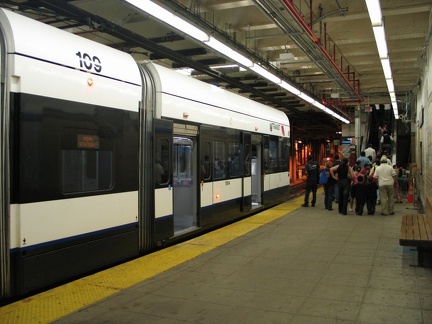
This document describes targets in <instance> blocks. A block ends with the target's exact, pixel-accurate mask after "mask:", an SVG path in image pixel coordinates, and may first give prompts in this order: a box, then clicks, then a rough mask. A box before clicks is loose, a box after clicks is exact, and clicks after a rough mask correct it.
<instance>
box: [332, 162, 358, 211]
mask: <svg viewBox="0 0 432 324" xmlns="http://www.w3.org/2000/svg"><path fill="white" fill-rule="evenodd" d="M330 174H331V176H332V177H333V178H334V179H335V180H336V183H337V186H338V190H339V206H338V210H339V213H340V214H342V215H346V214H347V208H348V196H349V192H350V183H351V179H352V178H353V177H354V172H353V170H352V168H351V167H350V166H349V165H348V159H347V158H344V159H343V160H342V163H341V164H339V165H335V166H333V167H331V168H330Z"/></svg>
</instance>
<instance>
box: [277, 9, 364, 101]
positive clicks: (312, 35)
mask: <svg viewBox="0 0 432 324" xmlns="http://www.w3.org/2000/svg"><path fill="white" fill-rule="evenodd" d="M283 2H284V3H285V5H286V6H287V8H288V9H289V10H290V12H291V14H292V15H293V16H294V17H295V18H296V19H297V22H298V23H299V24H300V25H301V26H302V27H303V30H304V31H305V32H306V33H307V34H308V35H309V36H310V38H311V39H312V41H313V42H314V43H315V44H316V45H317V46H318V48H319V49H320V50H321V52H322V53H323V54H324V56H325V57H326V58H327V60H328V61H329V62H330V63H331V64H332V65H333V67H334V68H335V69H336V71H337V72H338V73H339V75H340V76H341V77H342V78H343V79H344V80H345V82H346V84H347V85H348V86H349V87H350V89H351V90H352V91H353V92H354V94H355V95H356V97H357V98H358V102H362V101H364V99H363V98H362V97H361V96H360V94H359V93H358V92H357V90H356V89H355V88H354V87H353V86H352V85H351V83H350V82H349V80H348V79H347V78H346V77H345V75H344V73H343V72H342V71H341V69H340V68H339V67H338V66H337V64H336V63H335V61H334V60H333V59H332V58H331V56H330V55H329V53H328V52H327V51H326V50H325V48H323V47H322V46H321V44H320V41H319V39H318V37H316V36H315V34H314V32H313V31H312V29H311V28H309V26H308V25H307V24H306V22H305V21H304V20H303V17H302V16H301V15H300V13H299V12H298V11H297V9H296V8H295V7H294V5H293V4H292V2H291V1H289V0H283ZM311 11H312V7H311ZM311 27H312V26H311Z"/></svg>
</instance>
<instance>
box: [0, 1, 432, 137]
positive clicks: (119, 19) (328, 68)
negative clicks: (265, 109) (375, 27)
mask: <svg viewBox="0 0 432 324" xmlns="http://www.w3.org/2000/svg"><path fill="white" fill-rule="evenodd" d="M154 2H156V3H157V4H159V5H161V6H163V7H164V8H165V9H167V10H169V11H171V12H173V13H175V14H176V16H180V17H182V18H183V19H185V20H187V21H189V22H191V23H192V24H194V25H196V26H199V27H200V28H201V29H203V30H205V31H206V32H207V33H209V34H211V35H213V36H214V37H215V38H217V39H218V40H219V41H221V42H223V43H225V44H226V45H229V46H230V47H233V48H236V50H237V51H239V52H241V53H243V54H244V55H246V56H248V57H249V58H251V59H252V60H253V61H254V62H258V63H259V64H260V65H262V66H263V67H265V68H266V69H268V70H269V71H272V72H274V73H276V74H278V75H279V76H280V77H281V78H282V79H284V80H287V82H289V83H291V84H293V85H295V86H297V87H298V88H299V89H301V90H302V91H304V92H306V93H307V94H309V95H310V96H312V97H313V98H314V99H315V100H316V101H318V102H321V103H323V104H325V106H326V107H329V108H330V109H331V110H333V111H334V112H337V113H338V114H340V115H343V116H346V117H347V118H348V119H350V120H351V121H353V118H354V110H355V109H364V108H365V107H366V106H369V105H375V104H381V105H385V104H387V105H389V104H390V96H389V94H388V91H387V84H386V80H385V78H384V73H383V70H382V67H381V63H380V59H379V55H378V50H377V46H376V44H375V39H374V34H373V31H372V26H371V21H370V19H369V16H368V12H367V8H366V4H365V1H364V0H320V1H318V0H158V1H156V0H154ZM0 6H1V7H5V8H9V9H12V10H14V11H16V12H19V13H21V14H23V15H26V16H29V17H31V18H33V19H37V20H39V21H42V22H44V23H46V24H50V25H52V26H54V27H57V28H60V29H64V30H66V31H69V32H72V33H75V34H77V35H80V36H82V37H85V38H89V39H91V40H94V41H96V42H99V43H103V44H106V45H108V46H111V47H114V48H117V49H119V50H122V51H125V52H128V53H131V54H132V55H133V56H134V57H135V59H136V60H137V61H146V60H152V61H155V62H157V63H158V64H161V65H164V66H167V67H170V68H176V69H178V68H189V69H192V75H193V76H194V77H196V78H198V79H200V80H202V81H205V82H209V83H212V84H215V85H217V86H219V87H223V88H225V89H227V90H229V91H232V92H235V93H238V94H240V95H243V96H246V97H248V98H250V99H253V100H256V101H259V102H261V103H264V104H267V105H269V106H272V107H275V108H277V109H279V110H281V111H283V112H285V113H286V114H287V115H288V117H289V119H290V122H291V124H292V126H293V129H292V133H293V135H294V136H295V138H299V139H303V140H306V141H307V140H315V139H333V138H337V137H338V135H337V132H338V131H341V129H342V122H341V121H339V120H337V119H335V118H334V117H331V116H330V115H328V114H326V113H324V112H322V111H321V110H320V109H318V108H316V107H314V106H312V105H311V104H310V103H308V102H306V101H304V100H303V99H300V98H299V97H296V96H295V95H293V94H291V93H289V92H287V91H285V90H283V89H281V88H280V87H279V86H278V85H276V84H272V83H271V82H270V81H268V80H266V79H263V78H262V77H259V76H258V75H256V74H255V73H254V72H251V71H248V70H246V69H239V68H238V67H229V65H231V64H232V63H233V62H232V61H231V60H230V58H229V57H225V56H223V55H221V54H219V53H217V52H215V51H213V50H211V49H210V48H207V47H206V46H205V45H203V44H202V43H199V42H197V41H194V40H193V39H191V38H189V37H188V36H187V35H185V34H184V33H183V32H182V31H178V30H174V29H173V28H171V27H169V26H168V25H167V24H166V23H165V22H160V21H157V20H155V19H154V18H152V17H150V16H149V15H148V14H146V13H144V12H143V11H140V10H138V9H137V8H135V7H134V6H132V5H130V4H129V3H127V2H126V1H122V0H75V1H66V0H52V1H50V0H31V1H20V0H17V1H1V0H0ZM381 9H382V14H383V20H384V25H385V32H386V39H387V46H388V52H389V58H390V64H391V68H392V74H393V80H394V84H395V91H396V97H397V100H398V110H399V114H401V115H402V116H404V114H406V112H407V110H408V108H407V107H408V106H409V105H410V104H412V102H413V100H414V98H415V95H416V93H417V90H418V87H419V85H420V84H421V74H422V70H423V68H424V66H425V63H426V59H427V58H426V56H425V54H426V51H425V49H426V47H427V46H428V44H427V40H428V38H429V34H430V33H431V24H432V23H431V21H432V11H431V10H432V4H431V1H430V0H381ZM227 66H228V67H227ZM387 107H388V106H387Z"/></svg>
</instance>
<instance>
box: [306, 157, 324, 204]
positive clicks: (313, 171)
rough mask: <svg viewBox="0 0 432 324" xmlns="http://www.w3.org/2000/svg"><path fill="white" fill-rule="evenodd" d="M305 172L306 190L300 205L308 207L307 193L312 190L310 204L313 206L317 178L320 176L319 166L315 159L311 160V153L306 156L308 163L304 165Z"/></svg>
mask: <svg viewBox="0 0 432 324" xmlns="http://www.w3.org/2000/svg"><path fill="white" fill-rule="evenodd" d="M305 172H306V176H307V179H306V192H305V197H304V204H303V205H302V207H309V195H310V193H311V192H312V201H311V206H312V207H315V203H316V193H317V187H318V180H319V177H320V167H319V164H318V162H317V161H314V160H313V157H312V155H309V156H308V163H307V164H306V166H305Z"/></svg>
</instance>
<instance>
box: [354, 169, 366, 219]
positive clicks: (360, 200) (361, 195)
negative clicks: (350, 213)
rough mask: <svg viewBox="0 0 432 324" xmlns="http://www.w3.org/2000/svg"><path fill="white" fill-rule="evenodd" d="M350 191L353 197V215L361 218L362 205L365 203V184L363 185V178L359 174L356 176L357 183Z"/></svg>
mask: <svg viewBox="0 0 432 324" xmlns="http://www.w3.org/2000/svg"><path fill="white" fill-rule="evenodd" d="M352 191H353V192H354V197H355V213H356V215H359V216H362V215H363V209H364V205H365V203H366V184H365V183H364V177H363V176H362V175H361V174H359V175H358V176H357V183H356V184H355V185H354V186H353V189H352Z"/></svg>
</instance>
